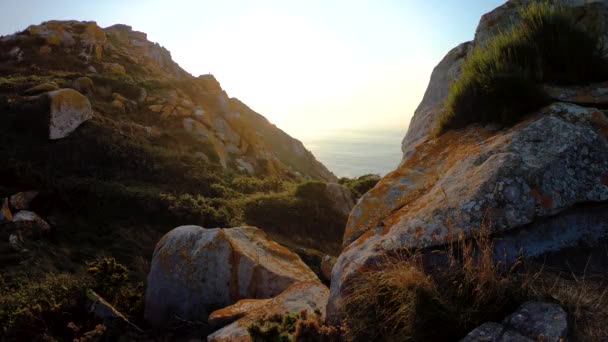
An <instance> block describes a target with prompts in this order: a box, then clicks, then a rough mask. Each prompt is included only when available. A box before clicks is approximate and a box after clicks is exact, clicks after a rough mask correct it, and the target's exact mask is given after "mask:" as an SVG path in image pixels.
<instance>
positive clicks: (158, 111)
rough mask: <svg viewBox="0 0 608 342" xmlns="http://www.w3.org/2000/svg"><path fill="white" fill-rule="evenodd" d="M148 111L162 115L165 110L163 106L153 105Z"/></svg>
mask: <svg viewBox="0 0 608 342" xmlns="http://www.w3.org/2000/svg"><path fill="white" fill-rule="evenodd" d="M148 109H150V111H152V112H153V113H160V112H161V111H162V110H163V105H158V104H157V105H151V106H148Z"/></svg>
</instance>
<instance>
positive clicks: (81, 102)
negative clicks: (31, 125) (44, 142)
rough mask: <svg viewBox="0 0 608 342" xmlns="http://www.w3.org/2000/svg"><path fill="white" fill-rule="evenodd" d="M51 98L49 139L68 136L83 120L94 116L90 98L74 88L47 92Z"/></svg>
mask: <svg viewBox="0 0 608 342" xmlns="http://www.w3.org/2000/svg"><path fill="white" fill-rule="evenodd" d="M47 95H48V97H49V100H50V118H49V120H50V123H49V139H51V140H55V139H61V138H65V137H67V136H68V135H69V134H70V133H72V132H73V131H74V130H75V129H76V128H78V126H80V125H81V124H82V123H83V122H85V121H87V120H89V119H91V118H92V117H93V110H92V109H91V102H89V99H88V98H87V97H86V96H84V95H82V94H81V93H79V92H77V91H76V90H74V89H59V90H55V91H51V92H49V93H47Z"/></svg>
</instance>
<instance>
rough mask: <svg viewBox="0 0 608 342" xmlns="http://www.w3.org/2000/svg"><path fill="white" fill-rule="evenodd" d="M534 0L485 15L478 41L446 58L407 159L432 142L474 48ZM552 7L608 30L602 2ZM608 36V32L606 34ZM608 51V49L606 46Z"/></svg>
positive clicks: (406, 146) (518, 0) (416, 121)
mask: <svg viewBox="0 0 608 342" xmlns="http://www.w3.org/2000/svg"><path fill="white" fill-rule="evenodd" d="M530 1H534V0H511V1H507V2H506V3H505V4H504V5H502V6H499V7H497V8H496V9H494V10H493V11H491V12H489V13H486V14H485V15H483V16H482V17H481V19H480V21H479V24H478V26H477V30H476V32H475V39H474V40H473V41H472V42H466V43H462V44H460V45H458V46H457V47H455V48H454V49H452V50H451V51H449V52H448V53H447V55H446V56H445V57H444V58H443V60H442V61H441V62H440V63H439V64H438V65H437V66H436V67H435V69H434V70H433V72H432V74H431V79H430V82H429V84H428V87H427V89H426V92H425V94H424V97H423V99H422V102H421V103H420V105H419V106H418V108H417V109H416V111H415V112H414V115H413V117H412V120H411V122H410V124H409V127H408V131H407V134H406V136H405V138H404V139H403V142H402V145H401V147H402V150H403V155H404V159H407V158H408V157H409V156H410V155H411V153H412V152H413V151H414V149H415V148H416V146H418V145H419V144H420V143H422V142H424V141H425V140H427V139H428V138H429V135H430V133H431V131H432V129H433V127H434V126H435V123H436V119H437V117H438V115H437V114H438V113H439V112H440V111H441V110H442V109H443V103H444V101H445V99H446V98H447V95H448V89H449V85H450V83H451V82H452V81H453V80H455V79H456V78H457V77H458V75H459V73H460V65H461V64H462V61H463V60H464V58H466V56H467V55H468V53H469V52H470V51H472V48H473V47H475V46H484V45H485V44H486V43H487V42H488V40H489V39H490V38H491V37H493V36H494V35H496V34H497V33H499V32H501V31H506V30H508V29H509V28H510V27H512V25H516V24H517V23H518V21H519V10H520V9H521V7H522V6H523V5H525V4H528V3H529V2H530ZM552 2H553V3H556V4H559V5H562V6H566V7H569V8H571V10H572V11H575V12H576V17H577V20H578V22H579V24H581V25H582V26H585V25H589V26H590V27H605V26H606V25H605V23H607V22H608V4H606V2H605V1H602V0H592V1H586V0H555V1H552ZM607 34H608V31H607ZM607 48H608V46H607Z"/></svg>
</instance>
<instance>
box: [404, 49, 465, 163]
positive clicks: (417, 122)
mask: <svg viewBox="0 0 608 342" xmlns="http://www.w3.org/2000/svg"><path fill="white" fill-rule="evenodd" d="M469 51H471V43H469V42H467V43H462V44H460V45H458V46H457V47H455V48H454V49H452V50H451V51H450V52H448V54H447V55H446V56H445V57H444V58H443V60H442V61H441V62H440V63H439V64H438V65H437V66H436V67H435V69H433V73H432V74H431V80H430V82H429V86H428V87H427V89H426V92H425V93H424V97H423V98H422V102H420V104H419V105H418V108H416V111H415V112H414V116H413V117H412V120H411V121H410V124H409V127H408V129H407V134H406V135H405V138H404V139H403V142H402V143H401V150H402V151H403V156H404V158H406V157H408V156H409V155H410V154H411V153H412V152H413V151H414V149H415V148H416V146H418V145H419V144H420V143H422V142H424V141H425V140H426V139H428V137H429V135H430V134H431V133H432V131H433V127H434V126H435V123H436V120H437V113H438V112H440V111H441V110H442V108H443V102H444V101H445V99H446V98H447V96H448V90H449V88H450V83H451V82H452V81H454V80H455V79H456V78H457V77H458V74H459V72H460V66H461V65H462V61H463V60H464V58H465V56H466V55H467V54H468V53H469Z"/></svg>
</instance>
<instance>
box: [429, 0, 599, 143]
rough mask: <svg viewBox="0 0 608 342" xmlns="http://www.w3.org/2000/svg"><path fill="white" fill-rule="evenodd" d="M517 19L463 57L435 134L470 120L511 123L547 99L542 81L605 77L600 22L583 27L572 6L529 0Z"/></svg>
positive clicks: (577, 81) (584, 80)
mask: <svg viewBox="0 0 608 342" xmlns="http://www.w3.org/2000/svg"><path fill="white" fill-rule="evenodd" d="M519 14H520V21H519V22H518V23H517V25H515V26H514V27H513V28H511V29H510V30H508V31H505V32H501V33H499V34H497V35H496V36H495V37H493V38H492V39H491V40H490V41H488V42H487V44H486V45H485V46H476V47H475V48H474V49H473V51H471V53H470V54H469V56H468V57H467V58H466V59H465V61H464V62H463V64H462V67H461V73H460V76H459V78H458V79H457V80H456V81H454V82H453V83H452V84H451V85H450V89H449V93H448V97H447V99H446V101H445V104H444V105H445V109H444V111H443V112H442V114H441V116H440V117H439V120H438V123H437V126H436V127H435V134H441V133H443V132H445V131H446V130H449V129H452V128H459V127H463V126H466V125H468V124H471V123H475V122H480V123H499V124H513V123H515V122H517V121H519V120H520V119H521V118H522V117H524V116H525V115H527V114H528V113H530V112H531V111H533V110H536V109H538V108H540V107H542V106H544V105H546V104H548V103H549V102H550V98H549V97H548V96H547V95H546V94H545V93H544V92H543V90H542V88H541V84H542V83H556V84H584V83H588V82H595V81H601V80H605V79H607V78H608V63H607V60H606V56H605V54H604V42H603V38H602V35H601V32H600V29H599V28H598V27H595V28H588V27H585V28H583V27H581V26H580V25H579V24H577V23H576V18H575V16H574V13H573V12H572V10H571V9H570V10H568V9H566V8H564V7H561V6H558V5H554V4H550V3H549V2H546V1H542V2H531V3H530V4H529V5H527V6H525V7H523V8H522V9H521V10H520V13H519Z"/></svg>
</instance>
